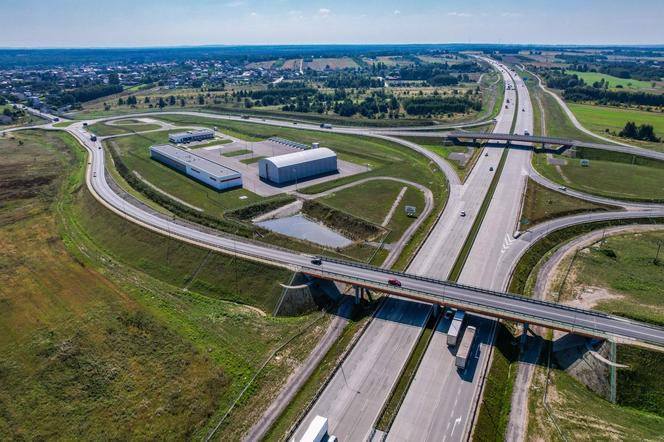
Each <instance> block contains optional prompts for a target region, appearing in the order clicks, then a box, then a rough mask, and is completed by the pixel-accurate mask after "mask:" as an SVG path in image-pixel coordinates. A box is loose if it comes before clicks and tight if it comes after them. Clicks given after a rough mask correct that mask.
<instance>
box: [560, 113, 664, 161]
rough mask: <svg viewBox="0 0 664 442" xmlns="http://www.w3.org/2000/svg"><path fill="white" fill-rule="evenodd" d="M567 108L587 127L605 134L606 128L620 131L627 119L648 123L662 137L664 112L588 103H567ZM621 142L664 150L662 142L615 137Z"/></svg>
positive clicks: (663, 137) (663, 136)
mask: <svg viewBox="0 0 664 442" xmlns="http://www.w3.org/2000/svg"><path fill="white" fill-rule="evenodd" d="M568 106H569V108H570V109H571V110H572V112H574V115H575V116H576V118H577V119H578V120H579V122H580V123H581V124H582V125H583V126H585V127H586V128H587V129H590V130H592V131H593V132H596V133H598V134H601V135H604V136H606V135H607V134H606V130H607V129H608V130H609V131H615V132H617V133H618V132H620V131H621V130H622V128H623V127H625V124H626V123H627V122H628V121H633V122H635V123H636V124H637V125H640V124H650V125H652V126H653V128H654V129H655V134H656V135H657V136H658V137H660V138H662V139H664V113H662V112H646V111H640V110H635V109H620V108H616V107H609V106H594V105H589V104H576V103H568ZM616 139H619V140H620V141H622V142H626V143H631V144H639V145H643V147H647V148H651V149H655V150H661V151H664V142H660V143H650V142H639V141H637V140H631V139H627V138H617V137H616Z"/></svg>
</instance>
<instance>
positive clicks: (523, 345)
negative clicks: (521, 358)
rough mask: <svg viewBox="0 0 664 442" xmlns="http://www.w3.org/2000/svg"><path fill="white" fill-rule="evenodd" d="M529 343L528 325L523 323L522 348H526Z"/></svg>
mask: <svg viewBox="0 0 664 442" xmlns="http://www.w3.org/2000/svg"><path fill="white" fill-rule="evenodd" d="M527 341H528V323H527V322H524V323H523V333H521V348H526V342H527Z"/></svg>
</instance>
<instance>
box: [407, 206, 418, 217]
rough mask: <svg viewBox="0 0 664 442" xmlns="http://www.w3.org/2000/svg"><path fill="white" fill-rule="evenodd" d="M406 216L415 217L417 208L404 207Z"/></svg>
mask: <svg viewBox="0 0 664 442" xmlns="http://www.w3.org/2000/svg"><path fill="white" fill-rule="evenodd" d="M406 215H408V216H415V215H417V207H415V206H406Z"/></svg>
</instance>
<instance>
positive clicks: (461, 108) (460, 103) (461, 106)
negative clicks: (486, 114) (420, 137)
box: [404, 95, 482, 115]
mask: <svg viewBox="0 0 664 442" xmlns="http://www.w3.org/2000/svg"><path fill="white" fill-rule="evenodd" d="M404 109H405V110H406V112H407V113H408V114H410V115H440V114H449V113H467V112H470V111H479V110H481V109H482V101H481V100H475V99H473V98H471V96H470V95H452V96H435V95H431V96H428V97H417V98H411V99H409V100H406V102H405V103H404Z"/></svg>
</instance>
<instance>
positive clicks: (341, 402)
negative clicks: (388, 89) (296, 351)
mask: <svg viewBox="0 0 664 442" xmlns="http://www.w3.org/2000/svg"><path fill="white" fill-rule="evenodd" d="M503 75H504V76H505V81H506V82H510V78H509V75H508V74H507V72H503ZM505 96H506V99H510V101H512V103H513V102H514V100H515V98H516V93H515V92H514V90H511V91H506V94H505ZM513 115H514V109H513V107H512V106H510V107H509V109H505V107H504V105H503V106H502V107H501V112H500V114H499V116H498V119H497V124H496V130H502V129H507V130H509V128H510V127H511V124H512V123H511V122H512V118H513ZM380 137H381V138H384V139H391V140H392V141H395V142H401V143H408V145H409V147H411V148H412V149H414V150H417V151H420V152H422V151H423V150H426V149H423V148H422V147H421V146H419V145H417V144H415V143H410V142H407V141H403V140H395V139H392V138H389V137H387V136H385V135H382V136H380ZM422 153H425V152H422ZM426 153H428V154H429V155H430V152H428V151H427V152H426ZM429 155H427V156H429ZM435 157H436V163H437V164H438V166H439V167H440V168H441V170H443V171H446V175H447V176H448V181H450V185H451V192H450V193H451V195H450V197H449V199H448V203H447V205H446V208H445V211H444V213H443V215H442V217H441V219H440V220H439V222H438V223H437V224H436V226H435V227H434V231H433V232H432V233H431V235H429V237H428V238H427V240H426V241H425V243H424V244H423V246H422V247H421V248H420V250H419V251H418V253H417V255H416V257H415V259H414V260H413V262H412V264H411V265H410V266H409V267H408V271H409V272H411V273H415V274H419V275H426V276H429V277H433V278H440V279H445V278H447V276H448V274H449V271H450V269H451V268H452V265H453V264H454V261H455V260H456V257H457V256H458V254H459V251H460V250H461V247H462V246H463V243H464V240H465V237H466V236H467V234H468V232H469V231H470V228H471V226H472V223H473V220H474V219H475V216H476V215H477V212H478V210H479V207H480V205H481V202H482V200H483V198H484V195H485V194H486V191H487V189H488V188H489V185H490V184H491V177H492V175H491V174H489V173H487V172H488V169H489V167H490V165H494V166H495V165H497V163H498V160H499V158H500V153H499V152H498V151H497V150H496V149H494V150H493V151H492V152H490V153H489V155H488V156H481V157H480V159H479V160H478V162H477V164H476V166H475V168H474V170H473V171H472V172H471V175H470V177H469V178H468V180H467V182H466V183H465V184H464V185H463V186H462V185H461V183H460V180H459V179H458V178H457V176H456V173H455V172H454V170H453V169H452V168H451V166H450V165H449V164H448V163H447V162H446V161H445V160H443V159H442V158H440V157H438V156H437V155H435ZM482 166H484V168H485V171H483V172H478V168H479V167H482ZM450 173H451V174H453V176H454V178H456V179H455V180H452V179H451V178H449V177H450ZM461 210H465V211H466V213H467V216H466V217H465V218H462V217H460V216H459V212H460V211H461ZM394 327H396V328H403V326H400V325H398V324H397V325H388V324H385V323H382V322H380V321H378V322H374V323H372V324H371V325H370V326H369V327H368V329H367V331H366V333H370V334H371V335H372V336H376V335H379V334H383V335H385V334H390V333H393V328H394ZM481 332H482V333H484V332H485V329H482V330H481ZM418 336H419V334H414V333H410V334H409V335H408V337H409V338H410V341H404V342H403V343H402V345H400V346H398V347H395V346H394V344H393V343H389V347H388V348H389V353H390V354H391V353H392V352H395V353H396V354H398V357H392V358H391V359H390V361H389V362H390V364H389V365H384V366H381V374H382V376H383V377H384V378H387V379H392V380H397V379H398V378H399V374H400V372H401V369H402V366H403V364H404V363H405V362H406V361H407V360H408V355H409V354H410V352H411V350H412V348H413V347H414V345H415V344H416V342H417V338H418ZM479 339H488V338H487V336H486V335H484V336H482V337H480V338H479ZM378 344H380V342H379V341H374V340H367V341H365V340H361V341H360V342H358V345H357V346H356V347H355V349H354V350H353V352H352V353H351V355H350V357H349V359H354V358H361V357H362V355H363V354H365V353H367V352H374V351H387V348H382V349H381V348H379V349H375V348H369V347H367V345H372V346H375V345H378ZM352 367H353V365H351V366H350V367H349V368H348V369H347V370H345V372H346V376H355V375H356V374H355V373H354V372H350V374H349V371H350V370H351V369H352ZM361 368H363V367H361ZM338 376H341V375H340V374H339V373H337V377H338ZM379 385H381V386H382V387H383V388H382V389H375V390H372V391H371V394H372V402H371V404H372V405H375V406H373V407H369V408H367V405H366V399H365V398H364V396H363V395H357V396H352V395H341V396H338V395H335V394H334V393H333V392H330V390H334V389H337V388H338V386H339V381H337V382H336V383H331V384H330V385H328V386H327V388H326V389H325V391H324V393H323V395H321V397H320V398H318V400H317V402H316V405H315V407H314V410H318V411H316V412H315V411H314V410H312V411H311V412H310V413H309V414H308V415H307V417H306V418H305V419H304V420H303V422H302V424H301V425H300V427H299V429H298V431H297V433H296V434H301V433H302V432H303V430H304V429H306V428H307V427H308V425H309V423H310V422H311V420H312V419H313V418H314V417H315V416H316V414H320V413H321V412H325V413H327V414H322V415H323V416H326V417H327V418H328V419H329V425H330V429H331V434H334V435H336V436H337V437H340V438H342V439H345V436H348V437H349V438H350V439H351V440H355V439H358V438H361V437H364V436H365V435H366V434H368V433H369V432H370V431H371V430H372V428H373V425H374V424H375V422H376V420H377V419H378V417H379V414H380V411H381V409H382V404H384V403H385V402H386V401H387V399H388V398H389V395H390V393H391V387H392V383H390V382H382V383H380V384H379ZM321 403H326V404H327V405H320V404H321ZM349 415H350V416H356V415H362V416H364V417H363V419H349V418H346V416H349ZM457 431H462V429H458V430H457ZM296 439H297V437H296Z"/></svg>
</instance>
